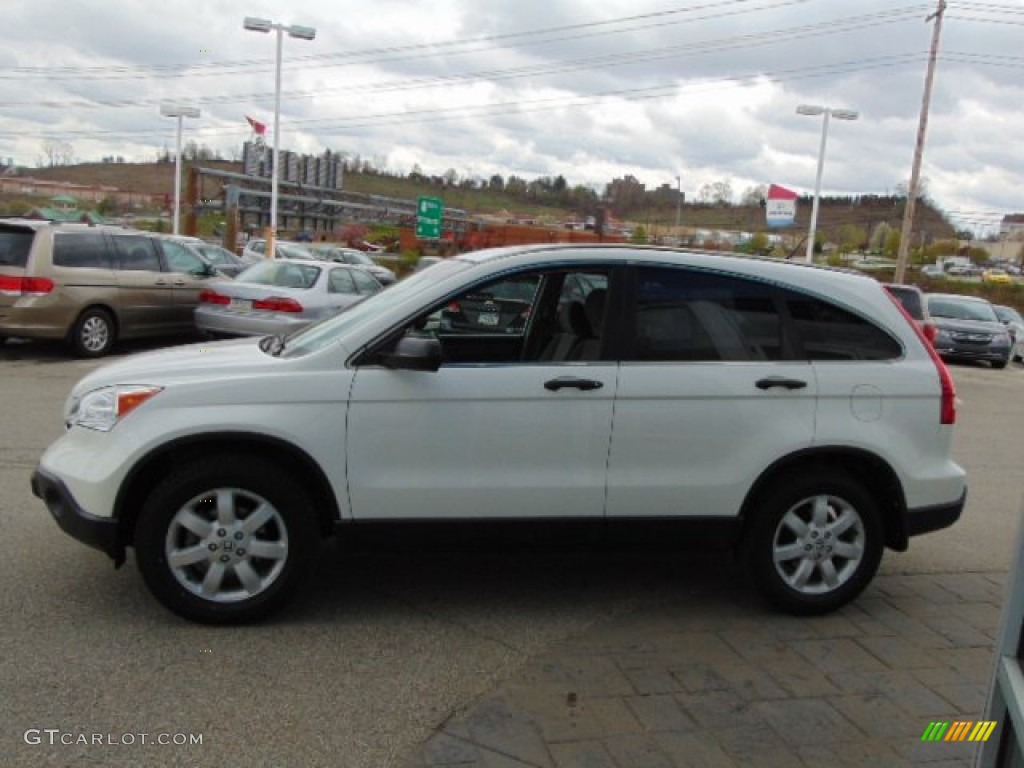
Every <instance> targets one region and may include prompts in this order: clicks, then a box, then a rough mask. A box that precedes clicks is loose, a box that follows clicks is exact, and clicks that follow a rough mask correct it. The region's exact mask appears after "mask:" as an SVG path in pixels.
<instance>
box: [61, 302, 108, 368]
mask: <svg viewBox="0 0 1024 768" xmlns="http://www.w3.org/2000/svg"><path fill="white" fill-rule="evenodd" d="M68 340H69V341H70V342H71V348H72V349H73V350H74V351H75V354H76V355H78V356H79V357H103V356H104V355H106V354H108V353H109V352H110V350H111V349H112V348H113V346H114V342H115V341H117V327H116V326H115V325H114V318H112V317H111V316H110V313H109V312H107V311H106V310H105V309H99V308H98V307H92V308H91V309H87V310H85V311H84V312H83V313H82V314H80V315H79V316H78V319H77V320H75V324H74V325H73V326H71V335H70V336H69V337H68Z"/></svg>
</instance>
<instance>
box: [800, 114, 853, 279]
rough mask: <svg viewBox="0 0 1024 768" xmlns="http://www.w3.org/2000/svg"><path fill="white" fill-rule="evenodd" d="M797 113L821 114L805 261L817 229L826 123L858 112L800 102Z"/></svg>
mask: <svg viewBox="0 0 1024 768" xmlns="http://www.w3.org/2000/svg"><path fill="white" fill-rule="evenodd" d="M796 111H797V114H798V115H821V116H822V118H821V147H820V148H819V149H818V173H817V176H815V179H814V202H812V203H811V226H810V229H809V231H808V233H807V263H808V264H811V263H812V262H813V261H814V238H815V236H816V234H817V229H818V206H819V204H820V198H821V176H822V172H823V171H824V169H825V145H826V144H827V142H828V123H829V120H830V119H831V118H833V117H835V118H836V119H837V120H856V119H857V118H858V117H860V114H859V113H857V112H854V111H853V110H848V109H832V108H831V107H819V106H817V105H814V104H801V105H800V106H799V107H797V108H796Z"/></svg>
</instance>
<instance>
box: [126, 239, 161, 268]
mask: <svg viewBox="0 0 1024 768" xmlns="http://www.w3.org/2000/svg"><path fill="white" fill-rule="evenodd" d="M114 243H116V247H117V258H118V264H119V267H120V268H121V269H123V270H126V271H129V272H160V271H161V269H160V257H159V256H157V253H156V249H155V248H154V247H153V240H152V238H149V237H144V236H140V235H118V236H117V237H115V238H114Z"/></svg>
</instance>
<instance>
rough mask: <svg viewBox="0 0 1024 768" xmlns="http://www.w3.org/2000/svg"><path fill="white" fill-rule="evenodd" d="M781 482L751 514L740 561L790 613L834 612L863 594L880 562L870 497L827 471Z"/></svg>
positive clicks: (875, 510)
mask: <svg viewBox="0 0 1024 768" xmlns="http://www.w3.org/2000/svg"><path fill="white" fill-rule="evenodd" d="M810 472H814V473H815V475H816V476H814V477H810V476H804V477H793V476H790V477H788V478H784V479H783V480H782V481H781V482H778V483H776V484H775V485H774V486H773V487H772V488H771V490H769V491H768V492H767V493H766V494H765V495H764V496H762V497H761V499H759V501H758V503H756V504H755V505H754V506H753V508H752V509H751V510H750V515H751V520H750V525H749V528H748V529H747V533H746V535H745V538H744V541H743V554H744V560H745V561H746V565H747V568H748V570H749V572H750V575H751V576H752V578H753V580H754V583H755V585H756V586H757V588H758V589H759V590H760V591H761V593H762V594H763V595H764V596H765V597H766V598H767V599H768V601H769V602H770V603H772V604H773V605H775V606H776V607H778V608H780V609H782V610H784V611H787V612H789V613H794V614H799V615H812V614H819V613H827V612H829V611H833V610H836V609H837V608H839V607H841V606H843V605H845V604H846V603H848V602H849V601H851V600H853V599H854V598H855V597H857V595H859V594H860V593H861V591H863V589H864V588H865V587H866V586H867V585H868V583H869V582H870V581H871V579H872V578H873V577H874V575H875V572H876V571H877V570H878V564H879V562H880V561H881V558H882V548H883V540H882V539H883V531H882V525H881V521H880V519H879V515H878V508H877V505H876V504H875V502H874V500H873V498H872V497H871V495H870V494H869V493H868V492H867V491H866V490H865V489H864V488H863V487H862V486H861V484H859V483H857V482H856V481H854V480H853V479H851V478H850V477H848V476H847V475H845V474H842V473H839V472H834V471H831V470H825V471H820V472H819V471H815V470H814V469H812V470H810Z"/></svg>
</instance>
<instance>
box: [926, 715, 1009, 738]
mask: <svg viewBox="0 0 1024 768" xmlns="http://www.w3.org/2000/svg"><path fill="white" fill-rule="evenodd" d="M995 728H996V721H994V720H979V721H978V722H974V721H973V720H954V721H953V722H949V721H946V722H932V723H928V727H927V728H925V729H924V733H923V734H921V741H988V737H989V736H991V735H992V731H994V730H995Z"/></svg>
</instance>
